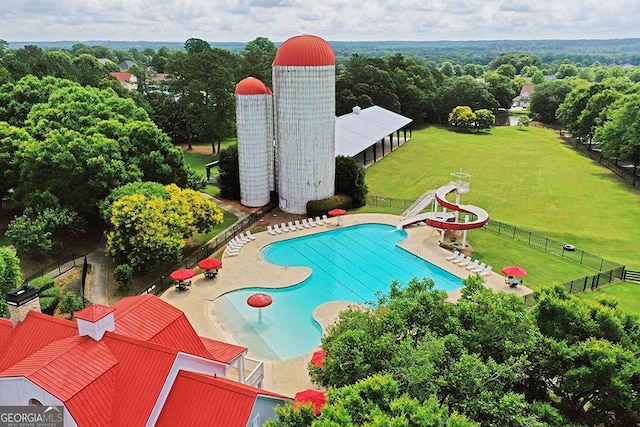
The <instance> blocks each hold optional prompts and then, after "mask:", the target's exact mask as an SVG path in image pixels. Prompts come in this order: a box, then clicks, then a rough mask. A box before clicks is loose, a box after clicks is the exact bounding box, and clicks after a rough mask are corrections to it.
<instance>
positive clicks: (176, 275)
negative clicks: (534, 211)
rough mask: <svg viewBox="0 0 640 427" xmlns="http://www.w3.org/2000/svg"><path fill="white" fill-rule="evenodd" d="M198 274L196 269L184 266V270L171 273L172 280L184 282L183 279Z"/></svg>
mask: <svg viewBox="0 0 640 427" xmlns="http://www.w3.org/2000/svg"><path fill="white" fill-rule="evenodd" d="M195 275H196V272H195V270H191V269H190V268H183V269H182V270H176V271H174V272H173V273H171V274H170V275H169V277H171V279H172V280H177V281H178V282H182V281H183V280H189V279H191V278H192V277H193V276H195Z"/></svg>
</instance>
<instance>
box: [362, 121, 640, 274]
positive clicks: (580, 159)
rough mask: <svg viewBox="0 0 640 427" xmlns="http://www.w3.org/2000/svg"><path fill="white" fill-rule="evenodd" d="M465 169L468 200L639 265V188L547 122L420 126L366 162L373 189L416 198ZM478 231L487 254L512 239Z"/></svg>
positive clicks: (498, 251) (496, 214) (371, 191)
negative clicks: (490, 238)
mask: <svg viewBox="0 0 640 427" xmlns="http://www.w3.org/2000/svg"><path fill="white" fill-rule="evenodd" d="M461 168H462V169H464V170H465V171H466V172H468V173H470V174H471V191H470V192H469V193H468V194H464V195H463V196H462V199H461V201H462V203H465V204H475V205H478V206H481V207H483V208H484V209H486V210H487V211H488V212H489V215H490V216H491V218H494V219H496V220H499V221H503V222H506V223H509V224H513V225H516V226H518V227H521V228H524V229H527V230H530V231H534V232H537V233H539V234H542V235H545V236H548V237H551V238H554V239H556V240H558V241H561V242H567V243H571V244H573V245H575V246H576V247H578V248H580V249H583V250H586V251H588V252H591V253H594V254H597V255H599V256H602V257H604V258H607V259H610V260H612V261H617V262H620V263H622V264H625V265H627V267H628V268H630V269H640V260H638V258H637V242H638V241H640V227H638V226H637V225H638V218H640V193H639V192H638V191H636V190H634V189H633V188H632V187H630V186H629V185H627V184H626V183H624V182H623V181H622V180H620V179H618V178H617V177H616V176H615V175H614V174H613V173H612V172H610V171H609V170H607V169H606V168H604V167H602V166H600V165H598V164H597V163H595V162H593V161H591V160H590V159H588V158H586V157H584V156H582V155H581V154H580V153H578V152H577V151H575V150H573V149H572V148H571V147H570V146H568V145H567V144H565V143H563V142H562V140H560V138H559V137H558V136H557V134H556V133H554V132H553V131H551V130H548V129H543V128H537V127H529V128H523V129H522V130H520V129H518V127H515V126H514V127H495V128H493V129H492V130H491V132H489V133H479V134H473V133H471V134H467V133H458V132H453V131H450V130H448V129H446V128H441V127H435V126H432V127H429V128H426V129H422V130H419V131H414V132H413V137H412V139H411V140H410V141H409V142H407V143H406V144H404V145H403V146H402V147H400V149H398V150H395V151H394V153H393V154H392V155H389V156H388V157H385V158H384V160H382V161H380V162H378V163H377V164H375V165H372V166H371V167H369V168H368V169H367V173H366V182H367V185H368V187H369V194H372V195H384V196H389V197H396V198H406V199H416V198H417V197H419V196H420V195H421V194H422V193H424V192H425V191H426V190H428V189H435V188H437V187H439V186H441V185H443V184H445V183H447V182H449V180H450V174H451V172H455V171H459V170H460V169H461ZM474 238H475V237H470V238H469V240H470V241H471V243H472V244H474V247H475V248H476V250H478V251H479V252H482V253H486V254H487V256H488V257H492V258H494V257H495V258H496V259H497V258H498V256H499V254H501V253H503V252H505V251H506V250H504V248H503V247H504V245H505V244H506V243H500V244H498V245H497V246H496V247H495V248H491V247H490V246H493V245H490V246H489V247H483V242H482V239H480V240H479V241H478V242H477V243H476V242H474V241H473V239H474ZM505 241H506V239H501V242H505ZM485 244H490V243H489V242H485ZM490 253H493V254H490ZM509 261H510V263H511V262H514V261H513V257H509ZM497 265H500V264H497Z"/></svg>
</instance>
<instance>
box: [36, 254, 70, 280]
mask: <svg viewBox="0 0 640 427" xmlns="http://www.w3.org/2000/svg"><path fill="white" fill-rule="evenodd" d="M80 266H82V260H81V255H78V254H74V253H72V254H71V255H68V256H65V257H62V258H60V259H59V260H57V261H56V262H54V263H53V264H49V265H48V266H46V267H40V269H39V270H38V271H36V272H35V273H32V274H30V275H29V276H27V277H25V279H24V282H25V283H28V282H29V281H30V280H33V279H35V278H36V277H41V276H49V277H51V278H52V279H54V278H56V277H58V276H61V275H63V274H64V273H66V272H67V271H69V270H71V269H72V268H74V267H80Z"/></svg>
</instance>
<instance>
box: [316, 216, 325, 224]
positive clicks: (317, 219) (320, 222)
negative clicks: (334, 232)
mask: <svg viewBox="0 0 640 427" xmlns="http://www.w3.org/2000/svg"><path fill="white" fill-rule="evenodd" d="M316 224H318V225H324V221H323V220H321V219H320V217H319V216H317V217H316Z"/></svg>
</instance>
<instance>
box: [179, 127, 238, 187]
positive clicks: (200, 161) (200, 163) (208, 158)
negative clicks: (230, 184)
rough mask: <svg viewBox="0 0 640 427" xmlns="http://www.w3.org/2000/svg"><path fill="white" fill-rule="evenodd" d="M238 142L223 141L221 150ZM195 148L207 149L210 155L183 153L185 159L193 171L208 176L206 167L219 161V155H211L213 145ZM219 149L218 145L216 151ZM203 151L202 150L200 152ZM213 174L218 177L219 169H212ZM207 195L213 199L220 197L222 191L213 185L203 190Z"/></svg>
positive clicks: (231, 140) (232, 140) (192, 152)
mask: <svg viewBox="0 0 640 427" xmlns="http://www.w3.org/2000/svg"><path fill="white" fill-rule="evenodd" d="M235 143H236V140H235V139H230V140H226V141H223V142H222V144H221V145H220V149H221V150H224V149H225V148H227V147H228V146H229V145H232V144H235ZM193 147H194V148H195V147H206V149H207V150H209V154H202V153H197V152H195V150H194V151H183V154H184V159H185V161H186V162H187V164H188V165H189V166H191V167H192V168H193V169H195V170H196V171H197V172H198V173H200V174H201V175H202V176H207V168H206V165H207V163H211V162H213V161H214V160H218V155H217V154H215V155H214V154H211V152H210V149H211V145H208V144H203V145H194V146H193ZM217 149H218V146H217V144H216V150H217ZM199 151H202V150H199ZM211 174H212V176H213V175H217V174H218V167H217V166H216V167H213V168H211ZM203 191H204V192H205V193H207V194H209V195H210V196H213V197H218V195H219V194H220V189H219V188H218V187H217V186H215V185H212V184H209V185H207V187H206V188H205V189H204V190H203Z"/></svg>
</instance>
